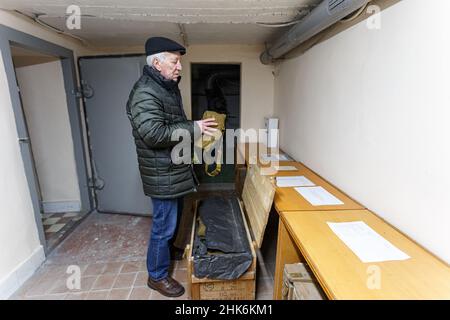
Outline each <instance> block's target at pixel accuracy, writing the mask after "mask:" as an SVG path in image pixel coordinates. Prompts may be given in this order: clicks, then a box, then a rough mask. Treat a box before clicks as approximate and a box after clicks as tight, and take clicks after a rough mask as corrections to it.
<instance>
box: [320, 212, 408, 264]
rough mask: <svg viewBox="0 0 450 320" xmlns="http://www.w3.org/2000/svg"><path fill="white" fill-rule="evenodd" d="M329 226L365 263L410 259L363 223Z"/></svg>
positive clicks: (343, 223) (336, 223)
mask: <svg viewBox="0 0 450 320" xmlns="http://www.w3.org/2000/svg"><path fill="white" fill-rule="evenodd" d="M327 224H328V226H329V227H330V228H331V230H333V232H334V233H335V234H336V235H337V236H338V237H339V239H341V240H342V241H343V242H344V243H345V245H346V246H347V247H349V248H350V249H351V250H352V251H353V253H354V254H355V255H356V256H357V257H358V258H359V259H360V260H361V261H362V262H364V263H369V262H382V261H392V260H406V259H409V258H410V256H408V255H407V254H406V253H404V252H403V251H401V250H399V249H398V248H397V247H395V246H393V245H392V244H391V243H390V242H389V241H387V240H386V239H385V238H383V237H382V236H380V235H379V234H378V233H377V232H375V231H374V230H373V229H372V228H370V227H369V226H368V225H367V224H365V223H364V222H363V221H353V222H327Z"/></svg>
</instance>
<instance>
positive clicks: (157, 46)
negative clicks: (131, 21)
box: [145, 37, 186, 56]
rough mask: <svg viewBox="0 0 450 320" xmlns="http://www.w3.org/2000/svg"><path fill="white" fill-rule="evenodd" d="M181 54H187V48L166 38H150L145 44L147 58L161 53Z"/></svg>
mask: <svg viewBox="0 0 450 320" xmlns="http://www.w3.org/2000/svg"><path fill="white" fill-rule="evenodd" d="M166 51H168V52H175V51H178V52H180V54H181V55H183V54H185V53H186V48H185V47H183V46H182V45H181V44H179V43H177V42H175V41H173V40H170V39H167V38H164V37H152V38H148V39H147V41H146V42H145V54H146V55H147V56H149V55H152V54H155V53H160V52H166Z"/></svg>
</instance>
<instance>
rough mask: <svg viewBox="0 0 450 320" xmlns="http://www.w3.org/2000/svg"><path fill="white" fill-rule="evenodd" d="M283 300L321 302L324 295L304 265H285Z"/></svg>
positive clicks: (309, 270)
mask: <svg viewBox="0 0 450 320" xmlns="http://www.w3.org/2000/svg"><path fill="white" fill-rule="evenodd" d="M282 299H283V300H323V299H325V295H324V293H323V292H322V289H321V288H320V285H319V283H318V282H317V280H316V279H315V277H314V275H313V273H312V271H311V269H310V268H309V267H308V265H307V264H306V263H292V264H286V265H285V266H284V271H283V287H282Z"/></svg>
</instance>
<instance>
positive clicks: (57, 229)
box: [47, 223, 65, 232]
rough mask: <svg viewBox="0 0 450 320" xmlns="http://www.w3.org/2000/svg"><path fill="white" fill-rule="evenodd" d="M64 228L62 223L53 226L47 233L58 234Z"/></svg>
mask: <svg viewBox="0 0 450 320" xmlns="http://www.w3.org/2000/svg"><path fill="white" fill-rule="evenodd" d="M64 226H65V224H62V223H57V224H53V225H52V226H51V227H50V228H48V229H47V232H58V231H59V230H61V229H62V228H63V227H64Z"/></svg>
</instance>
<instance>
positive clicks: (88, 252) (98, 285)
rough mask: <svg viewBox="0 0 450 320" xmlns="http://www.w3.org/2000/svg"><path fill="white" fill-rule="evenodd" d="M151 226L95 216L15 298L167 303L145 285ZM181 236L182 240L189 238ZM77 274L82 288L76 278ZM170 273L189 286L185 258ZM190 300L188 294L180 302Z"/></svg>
mask: <svg viewBox="0 0 450 320" xmlns="http://www.w3.org/2000/svg"><path fill="white" fill-rule="evenodd" d="M187 211H188V210H187ZM185 216H186V215H185ZM51 218H52V217H50V219H51ZM183 225H184V227H183ZM183 225H182V227H181V228H182V229H183V228H184V229H185V230H187V228H188V226H189V225H191V224H190V222H189V217H185V218H184V219H183ZM150 228H151V218H147V217H136V216H126V215H118V214H99V213H93V214H91V215H90V216H89V217H87V218H86V219H84V220H83V221H82V222H81V223H80V225H79V226H77V227H76V229H75V230H74V231H73V232H72V233H71V234H70V235H69V236H68V237H67V238H66V239H65V240H64V241H63V242H62V243H61V244H60V245H58V247H57V248H55V249H54V250H53V251H52V252H51V254H50V255H49V256H48V257H47V260H46V262H45V263H44V264H43V265H42V266H41V268H40V269H39V270H38V271H37V272H36V274H35V275H34V276H33V277H32V278H31V279H29V280H28V281H27V282H26V283H25V284H24V285H23V286H22V287H21V288H20V289H19V290H18V291H17V292H16V293H15V294H14V295H13V297H12V299H83V300H84V299H102V300H103V299H114V300H116V299H117V300H125V299H132V300H137V299H144V300H148V299H151V300H156V299H168V298H167V297H165V296H162V295H161V294H159V293H158V292H156V291H154V290H151V289H149V288H148V287H147V285H146V281H147V271H146V264H145V258H146V251H147V241H148V237H149V230H150ZM179 238H181V240H180V241H181V242H183V241H185V239H188V238H189V235H184V236H181V237H179ZM177 242H178V241H177ZM267 266H269V264H262V265H261V266H259V267H258V272H257V274H258V277H257V291H256V292H257V299H271V298H272V287H273V275H272V274H271V272H267V269H268V268H267ZM78 268H79V269H78ZM74 270H75V273H74ZM78 270H79V272H80V276H81V278H80V279H81V281H80V287H79V288H77V286H76V284H77V283H76V281H74V280H73V278H74V277H73V276H74V274H76V272H77V271H78ZM171 272H172V276H173V277H174V278H175V279H177V280H178V281H180V282H181V283H182V284H183V285H184V286H185V287H187V285H186V282H187V270H186V262H185V260H183V261H176V262H174V264H173V266H172V267H171ZM74 285H75V286H74ZM70 288H73V289H70ZM188 298H189V297H188V293H187V292H186V293H185V294H184V295H183V296H182V297H179V298H176V299H188Z"/></svg>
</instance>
